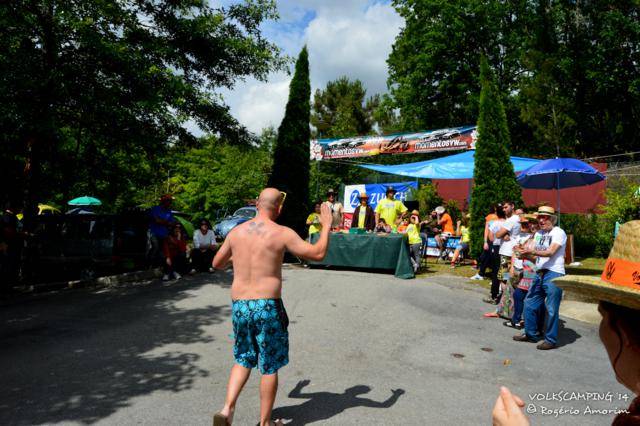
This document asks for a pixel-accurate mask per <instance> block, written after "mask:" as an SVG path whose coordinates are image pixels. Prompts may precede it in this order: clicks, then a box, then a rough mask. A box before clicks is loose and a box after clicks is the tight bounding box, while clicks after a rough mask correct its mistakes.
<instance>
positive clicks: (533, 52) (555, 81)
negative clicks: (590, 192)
mask: <svg viewBox="0 0 640 426" xmlns="http://www.w3.org/2000/svg"><path fill="white" fill-rule="evenodd" d="M553 3H554V2H552V1H549V0H540V1H539V2H538V6H537V8H538V10H537V12H538V13H537V14H536V16H535V17H534V18H533V22H534V23H535V35H534V37H533V40H532V43H531V47H530V49H529V50H528V51H527V52H526V54H525V55H524V58H523V65H524V66H525V67H526V68H527V69H529V70H531V72H530V73H527V75H526V76H524V77H523V78H522V81H521V93H520V94H521V96H519V103H520V111H521V112H520V117H521V119H522V121H523V122H524V123H525V124H527V125H528V126H529V127H530V128H531V129H532V131H533V136H534V138H535V140H536V143H535V144H534V145H533V146H531V145H532V144H530V143H529V141H527V142H526V143H522V144H520V146H518V148H520V149H519V151H520V152H523V153H529V152H531V153H533V154H538V153H542V152H545V153H547V155H551V154H553V155H558V156H560V155H562V156H571V155H574V147H575V144H570V143H567V142H569V141H575V138H576V121H575V116H574V114H575V110H576V108H575V107H574V103H573V99H572V97H570V96H568V93H567V92H566V91H565V90H563V88H564V87H567V83H568V80H569V76H568V75H567V73H566V70H565V69H564V67H563V66H562V62H561V59H562V55H563V52H562V48H561V46H560V43H558V34H557V33H558V30H557V28H556V26H555V24H554V23H555V22H557V21H558V18H557V16H558V14H559V13H560V12H559V10H558V9H559V7H558V5H557V4H556V5H554V4H553Z"/></svg>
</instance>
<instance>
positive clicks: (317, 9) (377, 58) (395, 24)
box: [222, 0, 403, 132]
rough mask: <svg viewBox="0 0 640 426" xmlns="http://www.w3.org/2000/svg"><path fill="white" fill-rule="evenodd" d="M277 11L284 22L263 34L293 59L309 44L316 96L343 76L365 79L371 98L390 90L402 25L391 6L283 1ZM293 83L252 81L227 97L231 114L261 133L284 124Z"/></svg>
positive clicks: (281, 77) (282, 78) (278, 77)
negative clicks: (390, 60)
mask: <svg viewBox="0 0 640 426" xmlns="http://www.w3.org/2000/svg"><path fill="white" fill-rule="evenodd" d="M229 2H231V1H230V0H227V1H224V3H229ZM278 11H279V14H280V20H278V21H269V22H265V23H264V24H263V26H262V30H263V33H264V35H265V36H266V37H267V38H268V39H269V40H271V41H273V42H274V43H276V44H277V45H278V46H280V48H281V49H283V51H284V53H286V54H288V55H290V56H293V57H296V56H297V54H298V53H299V52H300V49H301V48H302V46H304V45H305V44H306V45H307V47H308V49H309V64H310V75H311V86H312V93H313V92H314V91H315V90H316V89H317V88H322V87H324V86H325V85H326V83H327V82H328V81H331V80H334V79H336V78H338V77H340V76H342V75H346V76H348V77H349V78H351V79H356V78H357V79H360V80H361V81H362V82H363V83H364V85H365V87H366V88H367V89H368V94H374V93H381V92H385V91H386V80H387V66H386V62H385V61H386V59H387V56H388V55H389V53H390V52H391V45H392V44H393V42H394V40H395V37H396V35H397V34H398V32H399V31H400V28H401V26H402V24H403V20H402V18H400V16H398V14H397V13H396V12H395V10H394V9H393V8H392V7H391V5H390V2H389V1H371V0H297V1H293V0H280V1H278ZM290 78H291V77H290V76H288V75H286V74H285V73H276V74H272V75H270V76H269V79H268V81H267V82H258V81H255V80H253V79H249V80H247V81H245V82H240V83H238V85H237V86H236V87H235V88H234V90H232V91H224V92H222V95H223V97H224V99H225V101H226V103H227V104H228V105H229V106H230V107H231V113H232V114H233V115H234V116H235V117H236V118H237V119H238V120H239V121H240V122H241V123H242V124H244V125H245V126H247V128H249V130H251V131H254V132H259V131H260V130H261V129H262V128H264V127H266V126H269V125H273V126H275V127H277V126H278V125H279V124H280V121H281V120H282V116H283V114H284V107H285V104H286V101H287V96H288V93H289V81H290Z"/></svg>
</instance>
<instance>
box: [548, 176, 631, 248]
mask: <svg viewBox="0 0 640 426" xmlns="http://www.w3.org/2000/svg"><path fill="white" fill-rule="evenodd" d="M637 190H638V186H637V185H636V184H634V183H632V182H629V181H627V182H624V183H623V184H622V185H620V186H619V187H617V188H615V189H611V188H610V189H607V191H606V193H605V196H606V200H607V203H606V204H605V205H603V206H600V208H601V209H602V211H603V213H601V214H588V215H581V214H562V215H561V219H560V226H561V227H562V229H564V231H565V232H566V233H567V234H573V244H574V252H575V254H576V256H580V257H590V256H595V257H607V256H608V255H609V251H611V247H612V246H613V233H614V230H615V225H616V222H619V223H625V222H628V221H630V220H634V219H639V218H640V196H638V195H637V193H636V192H637Z"/></svg>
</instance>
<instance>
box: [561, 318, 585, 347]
mask: <svg viewBox="0 0 640 426" xmlns="http://www.w3.org/2000/svg"><path fill="white" fill-rule="evenodd" d="M566 324H567V322H566V321H565V320H563V319H560V320H559V325H558V341H557V342H556V344H557V345H558V347H559V348H561V347H563V346H565V345H570V344H572V343H575V341H576V340H578V339H579V338H581V337H582V336H581V335H580V334H578V332H577V331H575V330H574V329H572V328H569V327H567V325H566Z"/></svg>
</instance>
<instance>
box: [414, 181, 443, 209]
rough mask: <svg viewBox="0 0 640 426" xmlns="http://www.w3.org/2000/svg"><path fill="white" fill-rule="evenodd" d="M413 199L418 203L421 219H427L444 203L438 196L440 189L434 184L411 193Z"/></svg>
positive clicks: (427, 184) (426, 185)
mask: <svg viewBox="0 0 640 426" xmlns="http://www.w3.org/2000/svg"><path fill="white" fill-rule="evenodd" d="M411 192H412V195H413V198H414V199H415V200H416V201H417V202H418V206H419V210H420V217H427V216H429V214H430V213H431V212H432V211H433V209H435V208H436V207H437V206H441V205H442V203H443V200H442V197H440V195H438V189H437V188H436V186H435V185H434V184H433V182H429V183H425V184H422V185H420V187H419V188H418V189H414V190H412V191H411Z"/></svg>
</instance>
